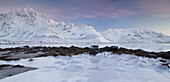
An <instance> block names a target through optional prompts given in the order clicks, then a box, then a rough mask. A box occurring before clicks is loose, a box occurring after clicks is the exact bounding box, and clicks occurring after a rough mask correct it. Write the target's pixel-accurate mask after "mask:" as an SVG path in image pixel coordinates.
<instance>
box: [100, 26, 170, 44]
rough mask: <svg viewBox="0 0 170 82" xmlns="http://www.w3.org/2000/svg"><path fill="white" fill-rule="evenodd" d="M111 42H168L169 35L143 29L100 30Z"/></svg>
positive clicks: (169, 40)
mask: <svg viewBox="0 0 170 82" xmlns="http://www.w3.org/2000/svg"><path fill="white" fill-rule="evenodd" d="M101 35H102V36H104V37H105V38H106V39H107V40H109V41H111V42H112V43H170V36H166V35H164V34H162V33H157V32H155V31H152V30H149V29H144V28H129V29H108V30H106V31H104V32H101Z"/></svg>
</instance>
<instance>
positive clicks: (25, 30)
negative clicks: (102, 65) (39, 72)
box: [0, 8, 170, 43]
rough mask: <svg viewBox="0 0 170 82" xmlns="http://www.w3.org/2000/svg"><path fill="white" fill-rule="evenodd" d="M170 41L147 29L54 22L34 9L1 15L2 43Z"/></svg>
mask: <svg viewBox="0 0 170 82" xmlns="http://www.w3.org/2000/svg"><path fill="white" fill-rule="evenodd" d="M22 42H26V43H34V42H36V43H37V42H38V43H39V42H43V43H103V42H104V43H106V42H108V43H109V42H110V43H170V36H166V35H163V34H162V33H157V32H154V31H151V30H148V29H141V28H133V29H132V28H130V29H108V30H106V31H104V32H101V33H99V32H97V31H96V30H95V29H94V28H93V27H92V26H90V25H81V26H76V25H74V24H73V23H65V22H55V21H53V20H51V19H48V18H46V17H45V16H43V15H41V14H39V13H37V12H36V11H34V10H33V9H31V8H24V9H19V10H15V11H12V12H9V13H4V14H0V43H22Z"/></svg>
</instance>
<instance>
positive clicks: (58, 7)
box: [0, 0, 170, 35]
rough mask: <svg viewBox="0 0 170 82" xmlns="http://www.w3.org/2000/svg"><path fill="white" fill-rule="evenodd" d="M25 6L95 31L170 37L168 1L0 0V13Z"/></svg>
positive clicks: (169, 2)
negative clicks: (143, 30)
mask: <svg viewBox="0 0 170 82" xmlns="http://www.w3.org/2000/svg"><path fill="white" fill-rule="evenodd" d="M24 7H30V8H33V9H34V10H35V11H37V12H39V13H41V14H44V15H45V16H47V17H48V18H50V19H54V20H56V21H66V22H73V23H75V24H76V25H80V24H91V25H92V26H94V28H95V29H96V30H98V31H103V30H106V29H108V28H149V29H152V30H155V31H158V32H162V33H164V34H167V35H170V0H0V13H5V12H9V11H12V10H16V9H21V8H24Z"/></svg>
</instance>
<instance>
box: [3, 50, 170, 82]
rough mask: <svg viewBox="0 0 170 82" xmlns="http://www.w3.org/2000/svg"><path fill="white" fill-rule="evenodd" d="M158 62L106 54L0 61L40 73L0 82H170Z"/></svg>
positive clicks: (23, 74)
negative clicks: (33, 68)
mask: <svg viewBox="0 0 170 82" xmlns="http://www.w3.org/2000/svg"><path fill="white" fill-rule="evenodd" d="M159 59H160V58H158V59H152V58H143V57H137V56H134V55H126V54H122V55H116V54H114V55H113V54H111V53H108V52H104V53H99V54H97V56H90V55H88V54H80V55H77V56H73V57H68V56H67V57H61V56H58V57H41V58H34V59H33V60H34V61H32V62H30V61H28V60H29V59H22V60H20V61H10V62H6V61H0V63H1V64H14V65H17V64H20V65H24V66H31V67H37V68H39V69H37V70H34V71H29V72H25V73H22V74H19V75H15V76H12V77H7V78H5V79H2V80H0V82H170V79H169V78H170V69H168V68H167V67H164V66H162V65H161V62H160V61H159Z"/></svg>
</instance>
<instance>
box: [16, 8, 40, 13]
mask: <svg viewBox="0 0 170 82" xmlns="http://www.w3.org/2000/svg"><path fill="white" fill-rule="evenodd" d="M17 11H18V12H27V13H28V12H35V13H37V12H36V11H35V10H34V9H33V8H29V7H26V8H22V9H18V10H17Z"/></svg>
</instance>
